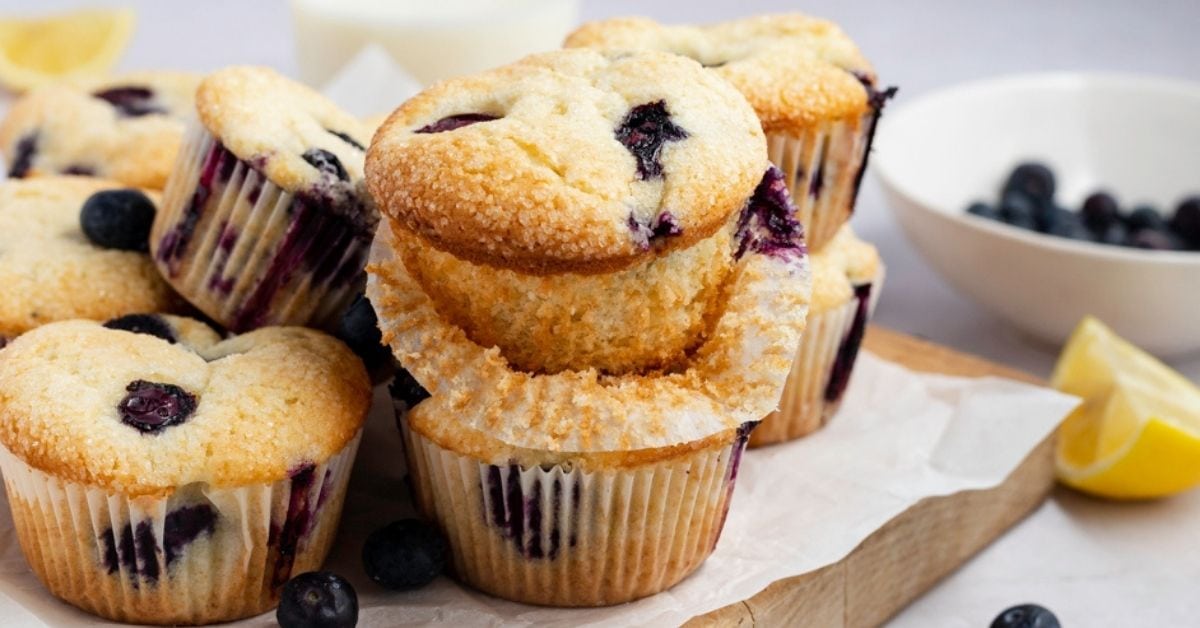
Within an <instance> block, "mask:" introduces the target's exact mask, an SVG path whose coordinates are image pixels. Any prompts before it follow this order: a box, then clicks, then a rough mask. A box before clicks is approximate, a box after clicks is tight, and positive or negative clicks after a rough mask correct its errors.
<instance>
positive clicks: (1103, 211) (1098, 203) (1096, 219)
mask: <svg viewBox="0 0 1200 628" xmlns="http://www.w3.org/2000/svg"><path fill="white" fill-rule="evenodd" d="M1079 213H1080V214H1081V215H1082V217H1083V224H1085V225H1087V228H1088V229H1091V230H1092V231H1093V232H1095V233H1096V234H1097V235H1100V234H1103V233H1104V232H1105V230H1106V229H1108V226H1109V225H1111V224H1113V223H1114V222H1116V221H1117V220H1118V219H1119V218H1120V217H1121V208H1120V206H1118V205H1117V199H1115V198H1113V195H1112V194H1109V193H1108V192H1093V193H1092V194H1091V195H1090V196H1088V197H1087V198H1086V199H1084V201H1083V207H1082V208H1080V210H1079Z"/></svg>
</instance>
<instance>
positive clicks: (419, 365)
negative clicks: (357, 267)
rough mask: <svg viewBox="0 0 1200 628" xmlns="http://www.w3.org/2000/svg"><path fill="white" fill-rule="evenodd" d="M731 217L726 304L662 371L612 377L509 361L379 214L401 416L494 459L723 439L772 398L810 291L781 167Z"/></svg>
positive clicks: (381, 285) (539, 459)
mask: <svg viewBox="0 0 1200 628" xmlns="http://www.w3.org/2000/svg"><path fill="white" fill-rule="evenodd" d="M737 222H738V231H737V235H736V238H737V240H738V242H737V243H736V245H737V259H736V261H735V266H734V269H733V272H732V274H731V278H730V280H729V282H728V284H727V285H726V286H725V287H724V288H725V292H726V294H727V299H726V301H725V306H724V312H723V313H722V314H721V316H720V319H719V320H718V321H716V323H715V325H714V327H713V329H712V330H711V331H710V332H709V334H708V336H707V338H706V339H705V341H704V342H703V343H702V344H701V345H700V346H699V347H698V348H697V349H696V350H695V351H694V352H693V353H692V354H691V355H690V356H689V359H688V360H687V362H686V363H685V364H682V365H679V366H677V367H675V368H673V369H671V370H670V371H655V372H648V373H635V374H628V375H620V376H604V375H601V374H599V373H597V371H595V370H594V369H591V370H586V371H563V372H560V373H555V374H536V373H529V372H526V371H520V370H517V369H514V368H513V367H512V366H511V365H510V364H509V363H508V361H507V360H505V359H504V356H503V355H501V353H500V350H499V349H497V348H495V347H491V348H487V347H483V346H481V345H478V344H476V343H474V342H472V341H471V340H470V339H469V338H467V336H466V334H465V333H464V332H463V330H462V329H461V328H459V327H457V326H456V325H454V324H453V323H451V322H449V321H447V320H445V319H443V318H442V317H441V316H440V315H439V313H438V311H437V308H436V307H435V306H434V304H433V301H432V299H430V297H429V296H428V294H426V293H425V292H424V291H423V289H422V288H421V286H420V284H419V283H418V282H417V280H416V279H414V278H413V276H412V275H411V274H410V273H409V272H408V269H407V268H406V267H405V265H404V262H403V260H402V259H400V258H398V257H395V256H389V254H388V252H389V251H390V250H391V248H392V243H391V242H390V240H391V239H392V238H393V237H394V236H393V235H392V234H391V231H390V229H389V227H388V224H387V223H386V222H384V223H381V226H380V232H379V234H378V235H377V236H376V238H377V242H376V249H375V253H376V258H375V261H373V262H372V263H371V264H369V265H368V267H367V270H368V273H369V274H370V275H369V280H368V284H367V294H368V297H369V298H370V300H371V303H372V304H374V306H375V308H376V311H377V312H378V313H379V321H380V330H381V331H382V333H383V339H384V341H385V342H386V343H388V344H389V345H390V346H391V348H392V351H393V353H394V354H395V356H396V358H397V359H398V360H399V361H400V362H401V363H402V364H403V365H404V367H405V368H407V369H408V370H409V372H410V373H411V375H412V378H414V379H413V382H412V385H411V386H409V387H407V388H409V390H408V391H407V394H405V391H400V392H401V395H400V397H401V399H402V400H403V401H405V403H409V404H414V403H415V407H414V408H413V409H412V411H411V413H410V414H409V425H410V426H411V427H412V428H413V429H414V430H417V431H418V432H419V433H421V434H422V435H423V436H425V437H426V438H429V439H431V440H433V441H435V442H437V443H438V444H439V445H441V446H443V447H446V448H449V449H451V450H454V451H456V452H458V453H460V454H465V455H471V456H474V457H477V458H480V459H482V460H484V461H487V462H490V463H492V464H507V463H508V462H509V461H514V460H515V461H517V462H518V463H519V464H523V465H536V464H544V463H556V462H562V461H571V462H572V464H579V465H583V466H595V467H607V466H625V465H628V464H636V463H640V462H646V461H649V460H656V459H661V458H664V457H670V456H672V455H675V454H678V453H681V452H684V451H689V450H692V449H695V448H700V447H707V446H710V445H716V444H720V443H728V442H730V441H731V439H732V438H734V437H735V435H736V434H737V432H738V430H739V429H744V427H745V425H746V424H747V423H753V422H756V421H760V420H762V418H763V417H764V416H766V415H767V414H768V413H770V412H771V411H772V410H774V409H775V408H776V407H777V406H778V404H779V398H780V395H781V394H782V390H783V384H784V381H785V379H786V378H787V375H788V373H789V372H790V370H791V366H792V361H793V358H794V356H795V352H796V347H797V344H798V342H799V339H800V336H801V334H802V333H803V331H804V328H805V324H806V320H807V314H808V304H809V299H810V290H811V285H810V275H809V264H808V258H807V256H806V253H805V250H804V246H803V243H802V240H803V235H802V230H801V229H800V227H799V225H798V223H796V222H795V209H794V208H793V207H792V206H791V204H790V201H789V197H788V195H787V190H786V187H785V186H784V185H783V183H782V176H781V175H780V174H779V173H778V171H774V169H772V171H771V173H770V174H769V177H768V181H766V182H764V184H763V185H761V186H759V190H758V193H756V195H755V197H754V200H753V201H752V202H751V203H749V204H747V206H746V208H745V209H744V210H743V212H742V213H741V214H740V215H739V217H738V221H737ZM613 298H615V299H619V298H622V297H621V295H620V294H614V295H613ZM425 391H427V392H425ZM423 397H424V399H422V398H423Z"/></svg>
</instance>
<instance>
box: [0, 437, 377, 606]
mask: <svg viewBox="0 0 1200 628" xmlns="http://www.w3.org/2000/svg"><path fill="white" fill-rule="evenodd" d="M360 437H361V432H360V434H359V435H356V436H355V437H354V439H353V440H351V441H350V442H349V443H347V445H346V446H345V447H344V448H342V450H341V451H340V452H338V453H337V454H336V455H334V456H333V457H332V458H330V459H329V460H328V461H327V462H325V463H323V464H313V465H306V466H302V467H299V468H297V469H296V470H295V471H293V473H292V475H291V477H289V478H287V479H284V480H280V481H278V482H274V483H270V484H257V485H251V486H245V487H239V488H210V487H207V486H204V485H202V484H193V485H189V486H184V487H180V488H179V489H178V490H177V491H176V492H175V493H173V494H172V495H170V496H169V497H163V498H157V497H127V496H124V495H121V494H119V493H114V492H112V491H111V490H110V489H106V488H100V487H95V486H88V485H83V484H78V483H75V482H69V481H64V480H61V479H58V478H56V477H54V476H52V475H50V474H47V473H45V472H43V471H40V470H38V469H35V468H33V467H31V466H29V465H28V464H26V463H25V462H24V461H22V460H21V459H19V458H18V457H16V456H15V455H13V454H12V453H11V452H9V451H8V450H7V449H6V448H4V447H0V472H3V474H4V483H5V486H6V488H7V491H8V501H9V506H10V508H11V509H12V518H13V524H14V527H15V528H16V530H17V537H18V539H19V540H20V543H21V549H22V550H23V551H24V554H25V558H26V560H27V561H28V563H29V565H30V567H31V568H32V569H33V572H34V573H35V574H36V575H37V576H38V578H39V579H40V580H41V581H42V583H43V584H44V585H45V586H46V588H48V589H49V590H50V592H51V593H53V594H54V595H55V596H57V597H59V598H61V599H63V600H65V601H67V602H69V603H71V604H73V605H75V606H78V607H79V608H81V609H83V610H85V611H88V612H90V613H94V614H96V615H100V616H103V617H106V618H109V619H113V620H117V621H126V622H135V623H157V624H175V623H183V624H188V623H212V622H218V621H229V620H233V619H238V618H241V617H249V616H252V615H256V614H259V613H262V612H264V611H266V610H268V609H270V608H272V607H274V606H275V604H276V603H277V602H278V593H279V588H280V587H281V586H282V585H283V584H284V583H285V582H286V581H287V580H288V579H289V578H290V577H291V576H292V574H299V573H303V572H305V571H311V570H313V569H316V568H318V567H319V566H320V565H321V563H322V562H323V561H324V559H325V555H326V554H327V553H328V552H329V548H330V546H331V545H332V543H333V539H334V536H335V534H336V533H337V526H338V520H339V518H340V515H341V510H342V501H343V499H344V497H345V493H346V483H347V481H348V480H349V478H350V469H351V467H352V466H353V463H354V456H355V452H356V451H357V450H358V442H359V438H360Z"/></svg>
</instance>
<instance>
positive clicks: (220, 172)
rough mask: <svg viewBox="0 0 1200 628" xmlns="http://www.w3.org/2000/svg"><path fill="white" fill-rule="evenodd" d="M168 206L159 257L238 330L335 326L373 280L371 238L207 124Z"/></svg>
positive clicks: (181, 288)
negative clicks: (239, 152)
mask: <svg viewBox="0 0 1200 628" xmlns="http://www.w3.org/2000/svg"><path fill="white" fill-rule="evenodd" d="M160 211H161V212H163V215H161V216H159V217H158V218H157V219H156V221H155V228H154V232H153V233H152V234H151V241H152V243H153V246H154V251H153V253H154V257H155V261H156V262H157V263H158V265H159V267H160V269H161V270H162V271H163V274H164V276H166V277H167V279H168V281H169V282H170V283H171V284H172V285H173V286H174V287H175V289H176V290H177V291H178V292H179V293H180V294H182V295H183V296H184V297H186V298H187V299H188V300H189V301H191V302H192V304H193V305H195V306H196V307H198V308H199V309H200V310H202V311H203V312H204V313H205V314H207V315H209V316H210V317H212V318H213V319H214V320H216V321H217V322H219V323H221V324H222V325H224V326H225V327H227V328H229V329H230V330H233V331H247V330H250V329H254V328H257V327H263V326H266V325H313V326H319V327H325V328H329V327H331V326H332V325H334V324H336V322H337V321H338V318H339V316H340V315H341V313H342V312H343V311H344V310H345V308H346V307H347V306H348V305H349V304H350V302H351V301H352V300H353V298H354V296H355V295H356V294H358V292H359V291H361V289H362V285H363V282H364V281H365V277H364V275H363V272H362V268H363V266H364V264H365V263H366V258H367V253H368V251H369V249H370V238H369V236H363V235H362V234H361V233H359V232H358V231H357V230H356V229H355V227H354V225H352V224H351V223H350V222H349V221H348V220H346V219H343V218H341V217H338V216H336V215H333V214H332V213H330V212H327V211H322V210H321V209H318V208H314V207H312V206H311V205H310V204H308V203H305V202H303V201H302V200H300V199H298V198H297V196H296V195H295V194H293V193H291V192H287V191H285V190H284V189H283V188H280V187H279V186H277V185H275V184H274V183H272V182H271V181H270V180H268V179H267V178H266V177H264V176H263V175H262V173H260V172H259V171H258V170H256V169H255V168H254V167H252V165H251V164H250V163H248V162H246V161H242V160H240V159H238V158H237V157H236V156H235V155H234V154H233V153H231V152H229V151H228V150H226V149H225V148H224V147H223V146H222V145H221V144H220V142H218V141H217V139H216V138H215V137H213V136H212V135H211V134H210V133H208V131H206V130H205V129H204V128H203V127H201V126H199V125H196V126H195V127H194V128H193V129H192V130H191V131H190V132H189V133H188V136H187V138H186V139H185V141H184V145H183V147H182V148H181V150H180V156H179V158H178V160H177V161H176V165H175V171H174V172H173V173H172V175H171V178H170V180H169V184H168V186H167V190H166V192H165V194H164V201H163V204H162V209H161V210H160Z"/></svg>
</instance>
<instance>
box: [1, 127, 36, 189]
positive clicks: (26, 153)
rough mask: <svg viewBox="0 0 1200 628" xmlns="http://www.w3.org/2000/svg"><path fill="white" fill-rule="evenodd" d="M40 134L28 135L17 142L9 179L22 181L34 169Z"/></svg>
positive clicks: (9, 166) (10, 165) (9, 169)
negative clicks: (34, 158)
mask: <svg viewBox="0 0 1200 628" xmlns="http://www.w3.org/2000/svg"><path fill="white" fill-rule="evenodd" d="M37 144H38V134H37V133H36V132H34V133H28V134H26V135H24V136H22V137H21V139H19V140H17V146H16V148H15V149H14V150H13V158H12V163H10V164H8V177H9V178H10V179H20V178H22V177H24V176H26V175H28V174H29V171H30V170H32V169H33V157H34V156H35V155H37Z"/></svg>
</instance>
